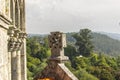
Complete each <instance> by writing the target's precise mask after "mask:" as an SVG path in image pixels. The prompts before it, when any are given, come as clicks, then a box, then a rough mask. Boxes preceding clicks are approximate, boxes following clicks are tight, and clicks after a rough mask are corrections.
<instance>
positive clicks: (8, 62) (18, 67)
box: [0, 0, 27, 80]
mask: <svg viewBox="0 0 120 80" xmlns="http://www.w3.org/2000/svg"><path fill="white" fill-rule="evenodd" d="M25 38H26V30H25V0H0V80H27V75H26V39H25Z"/></svg>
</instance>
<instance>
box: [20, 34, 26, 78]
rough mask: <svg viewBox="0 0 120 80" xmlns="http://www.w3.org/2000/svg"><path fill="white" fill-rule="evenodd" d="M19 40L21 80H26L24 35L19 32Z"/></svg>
mask: <svg viewBox="0 0 120 80" xmlns="http://www.w3.org/2000/svg"><path fill="white" fill-rule="evenodd" d="M19 38H20V39H22V41H23V44H22V46H21V68H22V69H21V80H27V60H26V33H24V32H20V36H19Z"/></svg>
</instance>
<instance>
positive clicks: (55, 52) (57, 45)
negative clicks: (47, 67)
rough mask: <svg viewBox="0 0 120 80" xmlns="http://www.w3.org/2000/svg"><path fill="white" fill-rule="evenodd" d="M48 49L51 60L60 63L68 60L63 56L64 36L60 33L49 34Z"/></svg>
mask: <svg viewBox="0 0 120 80" xmlns="http://www.w3.org/2000/svg"><path fill="white" fill-rule="evenodd" d="M48 39H49V47H50V48H51V53H52V54H51V58H50V59H51V60H57V61H59V62H62V61H64V60H68V57H67V56H64V47H66V36H65V34H63V33H61V32H51V35H49V36H48Z"/></svg>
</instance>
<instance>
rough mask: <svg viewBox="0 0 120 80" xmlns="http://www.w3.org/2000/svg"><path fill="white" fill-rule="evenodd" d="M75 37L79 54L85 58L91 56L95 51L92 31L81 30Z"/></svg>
mask: <svg viewBox="0 0 120 80" xmlns="http://www.w3.org/2000/svg"><path fill="white" fill-rule="evenodd" d="M73 37H74V38H75V39H76V44H75V45H76V46H78V53H79V54H80V55H83V56H89V55H90V53H91V52H92V51H93V44H92V41H91V40H92V38H93V37H92V36H91V30H89V29H81V30H80V31H79V33H77V34H74V35H73Z"/></svg>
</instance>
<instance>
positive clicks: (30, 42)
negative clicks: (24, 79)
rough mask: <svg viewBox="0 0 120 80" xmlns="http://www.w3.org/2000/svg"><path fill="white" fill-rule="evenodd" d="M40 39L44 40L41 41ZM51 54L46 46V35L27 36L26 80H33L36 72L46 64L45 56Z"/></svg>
mask: <svg viewBox="0 0 120 80" xmlns="http://www.w3.org/2000/svg"><path fill="white" fill-rule="evenodd" d="M40 41H42V42H44V43H41V42H40ZM50 55H51V52H50V49H49V48H48V40H47V37H37V36H34V37H29V38H27V67H28V69H27V72H28V80H33V77H34V76H35V74H37V73H38V72H40V71H42V70H43V69H44V68H45V66H46V65H47V63H46V61H47V58H48V57H49V56H50Z"/></svg>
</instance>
